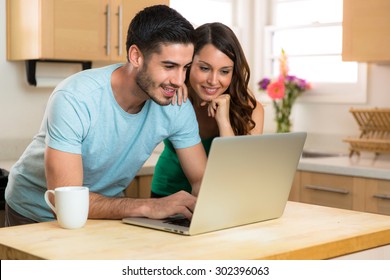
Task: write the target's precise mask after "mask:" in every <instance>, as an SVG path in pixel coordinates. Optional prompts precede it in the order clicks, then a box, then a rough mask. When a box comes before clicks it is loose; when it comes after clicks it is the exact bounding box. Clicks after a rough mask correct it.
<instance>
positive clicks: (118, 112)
mask: <svg viewBox="0 0 390 280" xmlns="http://www.w3.org/2000/svg"><path fill="white" fill-rule="evenodd" d="M120 66H121V65H120V64H117V65H111V66H107V67H103V68H98V69H91V70H86V71H82V72H80V73H78V74H75V75H73V76H71V77H69V78H67V79H66V80H64V81H63V82H62V83H61V84H59V85H58V87H57V88H56V89H55V90H54V92H53V94H52V95H51V96H50V98H49V101H48V106H47V109H46V112H45V116H44V119H43V122H42V125H41V128H40V131H39V133H38V134H37V135H36V136H35V137H34V139H33V141H32V143H31V144H30V145H29V146H28V147H27V149H26V150H25V152H24V153H23V155H22V156H21V158H20V159H19V161H18V162H17V163H16V164H15V165H14V166H13V168H12V169H11V172H10V175H9V183H8V186H7V188H6V193H5V197H6V201H7V203H8V205H9V206H10V207H11V208H12V209H13V210H15V211H16V212H18V213H20V214H21V215H23V216H25V217H27V218H30V219H32V220H35V221H49V220H52V219H54V217H53V214H52V212H51V210H50V208H49V207H48V206H47V205H46V202H45V201H44V193H45V191H46V190H47V187H46V180H45V169H44V151H45V146H46V145H48V146H49V147H51V148H53V149H56V150H60V151H64V152H68V153H74V154H81V155H82V160H83V172H84V176H83V177H84V182H83V185H84V186H87V187H89V189H90V191H91V192H96V193H100V194H102V195H105V196H109V197H116V196H122V195H123V190H124V189H125V188H126V187H127V186H128V185H129V183H130V182H131V180H132V179H133V178H134V177H135V175H136V174H137V172H138V170H139V169H140V168H141V167H142V165H143V164H144V162H145V161H146V160H147V159H148V158H149V156H150V155H151V153H152V152H153V150H154V149H155V147H156V146H157V145H158V144H159V143H160V142H161V141H162V140H164V139H165V138H168V139H169V140H170V141H171V142H172V144H173V145H174V147H175V148H186V147H190V146H193V145H195V144H197V143H199V142H200V138H199V131H198V124H197V121H196V116H195V112H194V110H193V107H192V106H191V104H190V102H189V101H187V102H186V103H183V105H181V106H178V105H174V106H173V105H168V106H160V105H158V104H157V103H155V102H153V101H151V100H147V101H146V102H145V104H144V106H143V108H142V110H141V111H140V112H139V113H137V114H129V113H127V112H125V111H124V110H123V109H122V108H121V107H120V106H119V104H118V103H117V102H116V100H115V98H114V95H113V92H112V89H111V74H112V72H113V71H114V70H115V69H117V68H118V67H120Z"/></svg>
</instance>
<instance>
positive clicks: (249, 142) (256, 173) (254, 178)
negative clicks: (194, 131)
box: [189, 132, 307, 235]
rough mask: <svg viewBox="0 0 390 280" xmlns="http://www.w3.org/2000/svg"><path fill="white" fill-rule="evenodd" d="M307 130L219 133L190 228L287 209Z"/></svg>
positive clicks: (267, 216) (229, 224)
mask: <svg viewBox="0 0 390 280" xmlns="http://www.w3.org/2000/svg"><path fill="white" fill-rule="evenodd" d="M306 135H307V134H306V132H293V133H278V134H264V135H253V136H252V135H251V136H235V137H223V138H215V139H214V141H213V143H212V147H211V149H210V154H209V157H208V161H207V167H206V171H205V174H204V177H203V181H202V186H201V189H200V192H199V196H198V200H197V204H196V207H195V211H194V215H193V218H192V221H191V226H190V230H189V234H190V235H193V234H198V233H203V232H209V231H214V230H219V229H224V228H229V227H234V226H239V225H244V224H249V223H254V222H259V221H264V220H269V219H275V218H278V217H280V216H281V215H282V214H283V211H284V208H285V205H286V203H287V200H288V196H289V193H290V189H291V185H292V182H293V179H294V175H295V172H296V168H297V165H298V163H299V159H300V156H301V153H302V150H303V145H304V142H305V140H306Z"/></svg>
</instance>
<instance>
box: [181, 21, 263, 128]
mask: <svg viewBox="0 0 390 280" xmlns="http://www.w3.org/2000/svg"><path fill="white" fill-rule="evenodd" d="M207 44H212V45H213V46H214V47H216V48H217V49H218V50H220V51H221V52H223V53H224V54H226V55H227V56H228V57H229V58H230V59H231V60H232V61H233V62H234V68H233V75H232V81H231V83H230V85H229V88H228V89H227V90H226V92H225V93H228V94H229V95H230V112H229V117H230V122H231V125H232V128H233V131H234V134H235V135H247V134H249V132H250V131H251V130H252V129H253V128H254V127H255V122H254V121H253V119H252V112H253V110H254V109H255V108H256V104H257V103H256V99H255V98H254V96H253V95H252V94H251V93H250V91H249V89H248V84H249V78H250V68H249V65H248V62H247V60H246V58H245V54H244V52H243V50H242V48H241V45H240V42H239V41H238V39H237V37H236V35H235V34H234V32H233V31H232V30H231V29H230V28H229V27H228V26H226V25H224V24H222V23H219V22H214V23H206V24H203V25H201V26H199V27H198V28H196V30H195V49H194V54H197V53H198V52H199V51H200V50H201V49H202V48H203V47H204V46H205V45H207ZM187 80H188V79H187Z"/></svg>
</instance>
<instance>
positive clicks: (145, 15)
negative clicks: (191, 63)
mask: <svg viewBox="0 0 390 280" xmlns="http://www.w3.org/2000/svg"><path fill="white" fill-rule="evenodd" d="M193 33H194V27H193V26H192V25H191V23H190V22H189V21H188V20H186V19H185V18H184V17H183V16H182V15H181V14H179V13H178V12H177V11H176V10H174V9H172V8H170V7H168V6H166V5H155V6H150V7H147V8H145V9H143V10H142V11H140V12H138V13H137V14H136V16H135V17H134V18H133V20H132V21H131V22H130V25H129V29H128V31H127V40H126V51H127V55H128V54H129V48H130V46H131V45H136V46H137V47H138V48H139V49H140V50H141V52H142V53H143V55H144V56H145V57H148V55H149V54H151V53H156V52H157V53H158V52H159V51H160V46H161V45H162V44H177V43H179V44H192V43H193V42H194V39H193V36H194V35H193Z"/></svg>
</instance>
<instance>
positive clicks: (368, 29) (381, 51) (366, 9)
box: [342, 0, 390, 62]
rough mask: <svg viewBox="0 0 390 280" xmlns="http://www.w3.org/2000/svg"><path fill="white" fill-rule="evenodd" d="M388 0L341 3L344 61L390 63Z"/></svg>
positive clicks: (347, 1)
mask: <svg viewBox="0 0 390 280" xmlns="http://www.w3.org/2000/svg"><path fill="white" fill-rule="evenodd" d="M389 49H390V1H388V0H371V1H367V0H344V6H343V50H342V57H343V60H344V61H360V62H382V61H390V52H389Z"/></svg>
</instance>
